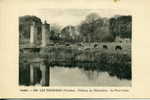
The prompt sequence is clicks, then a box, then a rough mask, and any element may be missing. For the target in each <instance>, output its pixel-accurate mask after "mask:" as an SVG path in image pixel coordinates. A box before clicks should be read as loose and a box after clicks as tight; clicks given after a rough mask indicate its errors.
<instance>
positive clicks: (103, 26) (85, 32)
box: [79, 13, 114, 42]
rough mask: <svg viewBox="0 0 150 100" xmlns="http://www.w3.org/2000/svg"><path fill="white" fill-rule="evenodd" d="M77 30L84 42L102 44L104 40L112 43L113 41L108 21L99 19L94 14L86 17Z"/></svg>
mask: <svg viewBox="0 0 150 100" xmlns="http://www.w3.org/2000/svg"><path fill="white" fill-rule="evenodd" d="M79 30H80V34H81V35H82V38H83V40H84V41H85V42H102V41H106V40H107V41H110V42H112V41H113V40H114V38H113V36H112V35H111V34H110V32H109V20H108V19H107V18H101V17H100V16H99V15H98V14H96V13H91V14H89V15H87V17H86V19H85V20H84V21H83V22H82V23H81V24H80V26H79ZM108 37H109V38H108ZM110 37H111V38H112V39H110ZM109 39H110V40H109Z"/></svg>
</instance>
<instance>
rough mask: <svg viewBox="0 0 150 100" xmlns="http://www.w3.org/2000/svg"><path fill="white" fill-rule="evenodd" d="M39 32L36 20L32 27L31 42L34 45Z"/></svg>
mask: <svg viewBox="0 0 150 100" xmlns="http://www.w3.org/2000/svg"><path fill="white" fill-rule="evenodd" d="M37 32H38V31H37V27H36V25H35V22H33V23H32V24H31V27H30V44H31V45H34V44H36V42H37Z"/></svg>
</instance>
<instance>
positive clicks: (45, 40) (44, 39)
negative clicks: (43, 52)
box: [42, 21, 49, 47]
mask: <svg viewBox="0 0 150 100" xmlns="http://www.w3.org/2000/svg"><path fill="white" fill-rule="evenodd" d="M48 43H49V24H47V23H46V21H45V23H44V24H42V47H45V46H46V45H47V44H48Z"/></svg>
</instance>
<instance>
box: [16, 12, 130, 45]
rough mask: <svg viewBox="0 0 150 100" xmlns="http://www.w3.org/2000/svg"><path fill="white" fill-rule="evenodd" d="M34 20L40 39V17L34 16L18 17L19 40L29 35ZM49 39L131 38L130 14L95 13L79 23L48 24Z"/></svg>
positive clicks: (88, 40) (103, 40) (76, 40)
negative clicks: (75, 24)
mask: <svg viewBox="0 0 150 100" xmlns="http://www.w3.org/2000/svg"><path fill="white" fill-rule="evenodd" d="M33 22H35V24H36V26H37V27H38V38H39V39H41V34H40V33H41V25H42V22H41V19H40V18H38V17H36V16H29V15H27V16H21V17H19V33H20V34H19V35H20V41H27V40H29V37H30V25H31V24H32V23H33ZM49 28H50V32H49V39H50V40H51V41H54V42H55V41H57V42H58V41H64V42H113V41H115V37H116V36H119V37H121V38H131V36H132V16H122V15H120V16H114V17H111V18H102V17H100V16H99V15H98V14H96V13H91V14H89V15H87V16H86V18H85V20H83V21H82V22H81V23H80V24H79V25H77V26H72V25H68V26H65V27H63V28H62V27H61V26H60V25H58V24H50V27H49Z"/></svg>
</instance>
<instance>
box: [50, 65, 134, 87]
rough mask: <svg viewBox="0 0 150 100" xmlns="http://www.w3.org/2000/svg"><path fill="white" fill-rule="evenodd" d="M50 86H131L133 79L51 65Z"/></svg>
mask: <svg viewBox="0 0 150 100" xmlns="http://www.w3.org/2000/svg"><path fill="white" fill-rule="evenodd" d="M50 86H131V81H130V80H125V79H124V80H123V79H122V80H120V79H118V78H117V77H111V76H109V74H108V73H107V72H96V71H85V70H83V69H80V68H66V67H50Z"/></svg>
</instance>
